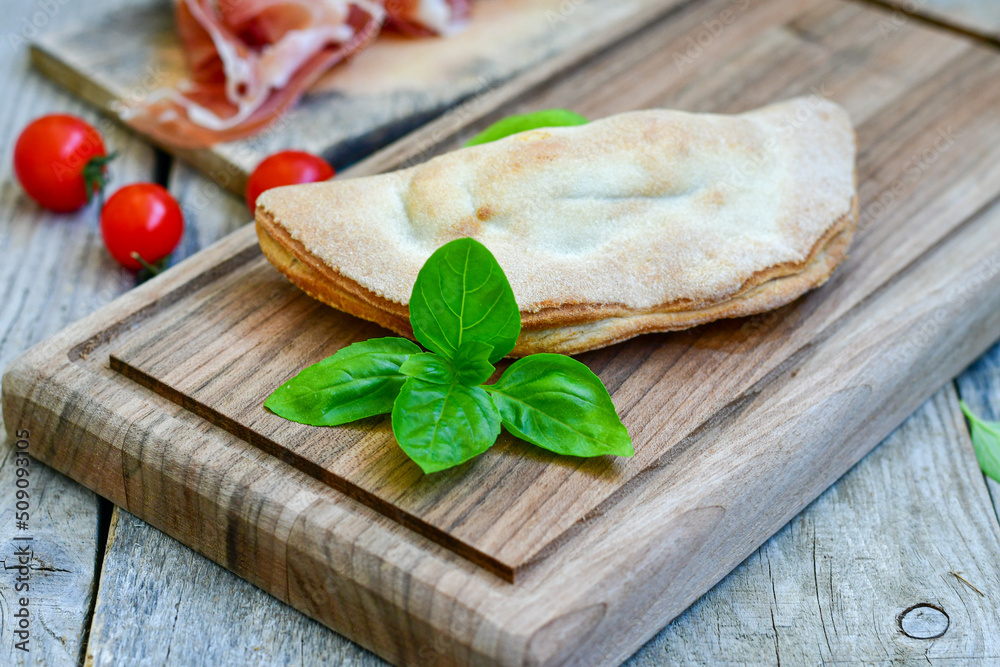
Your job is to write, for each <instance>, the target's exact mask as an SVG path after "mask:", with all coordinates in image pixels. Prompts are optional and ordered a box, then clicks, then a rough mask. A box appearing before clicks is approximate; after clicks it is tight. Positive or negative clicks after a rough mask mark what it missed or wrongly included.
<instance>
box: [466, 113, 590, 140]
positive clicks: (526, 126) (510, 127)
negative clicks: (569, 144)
mask: <svg viewBox="0 0 1000 667" xmlns="http://www.w3.org/2000/svg"><path fill="white" fill-rule="evenodd" d="M589 122H590V121H589V120H587V119H586V118H585V117H583V116H581V115H580V114H578V113H576V112H574V111H568V110H566V109H545V110H543V111H534V112H532V113H526V114H519V115H516V116H507V117H506V118H501V119H500V120H498V121H497V122H495V123H493V124H492V125H490V126H489V127H488V128H486V129H485V130H483V131H482V132H480V133H479V134H477V135H476V136H474V137H472V138H471V139H469V140H468V141H467V142H465V145H466V147H469V146H478V145H479V144H488V143H490V142H491V141H497V140H499V139H503V138H504V137H509V136H510V135H512V134H519V133H521V132H527V131H528V130H538V129H541V128H543V127H571V126H573V125H586V124H587V123H589Z"/></svg>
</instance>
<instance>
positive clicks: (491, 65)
mask: <svg viewBox="0 0 1000 667" xmlns="http://www.w3.org/2000/svg"><path fill="white" fill-rule="evenodd" d="M682 1H683V0H653V1H648V0H626V1H624V2H623V1H621V0H588V1H587V2H565V1H564V0H541V1H538V0H479V1H477V3H476V6H475V11H474V12H473V15H472V19H471V21H470V23H469V26H468V27H467V29H466V30H465V31H463V32H461V33H458V34H456V35H454V36H451V37H449V38H447V39H440V38H428V39H417V40H415V39H409V38H405V37H400V36H396V35H391V34H386V35H383V36H381V37H380V38H379V39H378V40H377V41H376V42H375V44H374V45H373V46H371V47H370V48H368V49H366V50H365V51H363V52H362V53H360V54H358V55H357V56H356V57H354V58H352V59H351V60H350V61H348V62H347V63H344V64H342V65H340V66H338V67H336V68H334V69H332V70H331V71H330V72H329V74H327V75H326V76H325V77H324V78H323V79H321V80H320V81H319V82H318V83H317V84H316V86H314V88H313V90H312V92H311V93H310V94H309V95H308V96H306V97H305V98H304V100H303V101H302V102H301V103H300V104H299V105H298V106H297V107H296V108H295V109H294V110H292V111H291V112H289V113H287V114H285V115H283V116H282V117H280V118H279V119H277V120H276V122H275V123H274V124H273V125H272V126H271V127H269V128H268V129H266V130H265V131H263V132H261V133H259V134H258V135H256V136H254V137H251V138H248V139H245V140H242V141H236V142H230V143H226V144H219V145H217V146H213V147H211V148H207V149H203V150H193V151H191V150H183V151H173V152H174V154H175V155H177V156H179V157H181V158H183V159H184V160H187V161H188V162H190V163H191V164H193V165H195V166H196V167H198V168H199V169H201V170H202V171H204V172H205V173H206V174H208V175H210V177H211V178H212V179H213V180H215V181H216V182H217V183H219V184H220V185H222V186H223V187H227V188H230V189H232V190H233V191H234V192H237V193H239V194H242V192H243V189H244V184H245V181H246V177H247V175H248V174H249V173H250V171H252V170H253V168H254V167H255V166H256V165H257V163H258V162H260V161H261V160H262V159H263V158H264V157H266V156H268V155H270V154H271V153H274V152H276V151H278V150H283V149H287V148H298V149H302V150H308V151H311V152H313V153H317V154H321V155H323V156H324V157H326V158H327V159H328V160H329V161H330V162H331V163H332V164H333V165H334V166H335V167H337V168H338V169H339V168H341V167H343V166H346V165H348V164H351V163H352V162H354V161H356V160H358V159H359V158H361V157H364V156H366V155H368V154H369V153H371V152H372V151H373V150H375V149H376V148H380V147H381V146H384V145H385V144H386V143H388V142H390V141H392V140H393V139H396V138H398V137H400V136H402V135H404V134H406V133H407V132H409V131H410V130H413V129H415V128H416V127H419V126H420V125H421V124H423V123H425V122H426V121H428V120H430V119H431V118H434V117H437V116H439V115H440V114H441V113H443V112H444V111H446V110H447V109H448V108H450V107H451V106H453V105H454V104H456V103H457V102H460V101H462V100H465V99H468V98H473V99H475V98H476V97H478V96H480V95H482V94H484V93H486V92H487V91H489V90H491V89H493V88H496V87H497V86H498V85H500V84H501V83H503V82H504V81H506V80H508V79H510V78H511V77H512V76H514V75H516V74H517V73H519V72H522V71H524V70H526V69H529V68H538V67H541V66H542V64H543V63H547V62H548V63H549V64H548V65H545V66H546V67H548V66H559V65H558V63H559V62H563V61H562V60H561V58H562V57H563V56H568V61H569V62H572V61H573V60H575V59H576V58H577V57H578V56H576V55H572V54H573V53H575V52H588V51H591V50H593V49H600V48H601V47H602V45H606V44H609V43H612V42H614V41H616V40H617V39H619V38H621V37H622V36H623V35H624V34H627V33H628V32H631V31H633V30H635V29H636V28H637V27H639V26H641V25H643V24H644V23H645V22H647V21H649V20H651V17H654V16H657V15H659V14H662V13H664V12H665V11H667V10H669V9H670V8H671V7H672V6H674V5H676V4H679V3H680V2H682ZM109 43H112V44H114V45H115V48H113V49H109V48H108V47H107V45H108V44H109ZM32 55H33V58H34V61H35V64H36V65H37V66H38V67H39V68H40V69H41V70H42V71H43V72H45V73H46V74H48V75H49V76H51V77H53V78H54V79H55V80H56V81H58V82H59V83H60V84H62V85H64V86H66V87H67V88H68V89H69V90H71V91H72V92H74V93H76V94H78V95H80V96H81V97H82V98H83V99H85V100H87V101H88V102H90V103H92V104H95V105H97V106H98V107H100V108H101V109H103V110H106V111H111V110H113V109H114V108H115V104H116V103H117V102H118V101H120V100H130V101H135V100H142V99H143V98H145V97H146V96H148V95H149V94H150V93H151V92H152V91H153V90H156V89H157V88H159V87H161V86H164V85H171V84H174V83H176V82H178V81H180V80H182V79H183V78H184V77H185V76H186V70H185V66H184V61H183V54H182V53H181V50H180V46H179V43H178V42H177V39H176V37H175V36H174V27H173V17H172V12H171V9H170V3H168V2H164V1H162V0H153V1H150V0H146V2H143V3H140V4H138V5H135V6H132V7H131V8H129V9H127V10H125V11H119V12H112V13H108V14H106V15H104V16H101V17H99V18H97V17H91V18H89V19H88V20H86V21H82V22H80V23H79V24H77V25H74V26H69V27H67V28H66V29H64V30H60V31H58V32H48V33H45V34H43V35H42V36H41V37H39V38H38V39H37V40H36V42H35V44H34V45H33V51H32ZM164 148H166V149H168V150H171V147H169V146H164Z"/></svg>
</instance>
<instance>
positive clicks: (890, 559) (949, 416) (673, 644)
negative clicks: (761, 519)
mask: <svg viewBox="0 0 1000 667" xmlns="http://www.w3.org/2000/svg"><path fill="white" fill-rule="evenodd" d="M994 396H995V397H996V396H997V394H994ZM974 458H975V457H974V454H973V452H972V447H971V443H970V442H969V439H968V434H967V433H966V431H965V427H964V424H963V423H962V421H961V417H960V413H959V411H958V399H957V395H956V393H955V389H954V387H953V386H952V385H951V384H949V385H948V386H946V387H945V388H944V389H942V390H941V391H940V392H938V393H937V394H935V396H934V398H933V399H931V400H930V401H928V402H927V403H925V404H924V405H923V406H922V407H921V408H920V409H919V410H918V411H917V412H916V413H915V414H914V415H913V416H911V417H910V418H908V419H907V420H906V422H904V423H903V425H902V426H901V427H900V428H899V429H897V430H896V431H895V432H894V433H893V434H892V435H891V436H889V437H888V438H887V439H886V440H885V442H883V443H882V444H881V445H879V446H878V448H876V449H875V451H873V452H872V453H871V454H869V455H868V456H867V457H866V458H865V459H864V460H863V461H862V462H861V463H859V464H858V465H857V466H855V467H854V469H852V470H851V472H850V473H848V474H847V475H845V476H844V478H843V479H841V480H840V481H838V482H837V484H836V485H834V486H833V487H832V488H831V489H830V490H828V491H827V492H826V493H824V494H823V495H822V496H820V498H819V499H818V500H816V501H815V502H814V503H813V504H812V505H810V506H809V508H808V509H807V510H806V511H804V512H803V513H802V514H800V515H799V516H798V517H796V518H795V519H793V520H792V521H791V523H789V524H788V525H787V526H785V527H784V528H782V529H781V531H780V532H778V534H777V535H775V536H774V537H773V538H771V539H770V540H769V541H768V542H767V543H766V544H764V545H763V546H762V547H761V548H760V549H758V550H757V551H756V552H754V554H753V555H752V556H750V558H748V559H747V560H746V561H744V562H743V563H742V564H741V565H740V566H739V567H738V568H736V570H734V571H733V572H732V573H731V574H730V575H729V576H728V577H726V579H725V580H723V581H722V582H721V583H720V584H719V585H718V586H716V587H715V588H714V589H712V591H711V592H709V593H708V594H707V595H705V597H703V598H702V599H700V600H699V601H698V602H696V603H695V604H694V605H692V606H691V608H690V609H688V610H687V611H686V612H684V613H683V614H682V615H681V616H680V617H678V618H677V619H676V620H674V621H673V623H671V624H670V625H669V626H668V627H667V628H666V629H665V630H664V631H663V632H661V633H660V634H659V635H657V636H656V638H654V639H653V640H652V641H651V642H649V643H648V644H647V645H646V646H644V647H643V648H642V649H640V650H639V652H638V653H636V655H635V656H634V657H633V659H632V660H631V661H630V662H628V663H627V664H628V665H629V667H645V666H647V665H648V666H650V667H651V666H652V665H663V664H672V665H703V664H754V665H763V664H784V665H807V664H808V665H817V664H830V663H838V662H850V663H858V664H910V663H916V662H928V663H930V664H957V663H959V662H962V663H963V664H965V663H968V664H972V663H975V662H979V663H980V664H984V663H986V662H990V661H998V660H1000V639H998V635H997V633H996V629H997V627H998V626H1000V614H998V612H997V609H998V608H1000V586H998V585H997V583H998V582H1000V568H998V563H997V559H996V554H997V553H1000V528H998V524H997V522H996V520H995V519H994V517H993V516H992V512H990V511H988V510H987V511H984V510H985V509H986V508H987V507H988V506H989V497H988V495H987V493H986V487H985V485H984V484H983V483H982V482H981V481H980V478H981V475H980V474H979V472H978V470H977V468H976V467H975V465H974ZM952 572H958V573H961V574H962V576H964V577H965V578H966V579H968V580H969V581H970V582H972V583H973V584H974V585H975V586H976V587H977V588H979V590H981V591H982V592H983V593H984V594H985V597H984V596H980V595H978V594H977V593H976V592H975V591H973V590H972V589H970V588H968V587H967V586H966V585H965V584H963V583H962V582H961V581H959V580H958V579H957V578H955V576H954V575H953V574H951V573H952ZM921 604H929V605H934V606H936V607H939V608H941V609H943V610H944V613H945V614H946V622H948V623H949V625H948V627H947V631H946V632H945V634H944V635H943V636H942V637H940V638H937V639H933V640H920V639H913V638H911V637H908V636H906V635H905V634H903V633H902V632H901V627H900V616H901V615H902V614H903V613H904V611H905V610H907V609H910V608H911V607H914V606H916V605H921ZM910 630H911V632H912V630H913V629H912V628H910Z"/></svg>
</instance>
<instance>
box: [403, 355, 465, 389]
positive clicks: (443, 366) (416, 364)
mask: <svg viewBox="0 0 1000 667" xmlns="http://www.w3.org/2000/svg"><path fill="white" fill-rule="evenodd" d="M399 371H400V372H401V373H402V374H403V375H406V376H409V377H414V378H417V379H418V380H423V381H424V382H433V383H434V384H451V383H452V382H454V381H455V365H454V364H453V363H451V361H449V360H448V359H446V358H445V357H442V356H439V355H436V354H433V353H431V352H422V353H420V354H414V355H412V356H411V357H410V358H409V359H407V360H406V362H405V363H404V364H403V365H402V366H400V367H399Z"/></svg>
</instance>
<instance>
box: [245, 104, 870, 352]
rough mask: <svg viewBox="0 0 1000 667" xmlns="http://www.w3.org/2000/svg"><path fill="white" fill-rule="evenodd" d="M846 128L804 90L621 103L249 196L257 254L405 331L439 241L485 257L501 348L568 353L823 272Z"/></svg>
mask: <svg viewBox="0 0 1000 667" xmlns="http://www.w3.org/2000/svg"><path fill="white" fill-rule="evenodd" d="M855 181H856V177H855V138H854V131H853V129H852V127H851V122H850V119H849V117H848V115H847V113H846V112H845V111H844V110H843V109H842V108H841V107H839V106H837V105H836V104H834V103H833V102H829V101H826V100H823V99H820V98H817V97H810V98H797V99H793V100H789V101H786V102H782V103H779V104H775V105H772V106H768V107H765V108H762V109H759V110H756V111H751V112H748V113H744V114H740V115H734V116H724V115H715V114H692V113H683V112H679V111H668V110H659V109H654V110H648V111H636V112H630V113H623V114H619V115H616V116H611V117H608V118H605V119H603V120H598V121H595V122H592V123H590V124H588V125H582V126H579V127H564V128H552V129H543V130H532V131H529V132H523V133H521V134H516V135H513V136H510V137H507V138H505V139H502V140H500V141H496V142H493V143H489V144H483V145H480V146H475V147H471V148H463V149H460V150H456V151H454V152H451V153H448V154H445V155H441V156H439V157H435V158H433V159H431V160H429V161H427V162H425V163H423V164H420V165H418V166H415V167H412V168H408V169H403V170H400V171H396V172H392V173H387V174H382V175H378V176H370V177H365V178H355V179H344V180H333V181H328V182H325V183H314V184H309V185H297V186H289V187H283V188H276V189H274V190H270V191H268V192H266V193H264V194H262V195H261V196H260V197H259V199H258V200H257V213H256V218H257V230H258V234H259V237H260V243H261V247H262V248H263V250H264V253H265V254H266V255H267V257H268V259H269V260H270V261H271V262H272V263H273V264H274V265H275V266H276V267H277V268H278V269H279V270H280V271H281V272H282V273H284V274H285V275H286V276H288V278H289V279H290V280H291V281H292V282H293V283H295V284H296V285H298V286H299V287H300V288H302V289H303V290H305V291H306V292H307V293H308V294H310V295H311V296H313V297H315V298H316V299H319V300H320V301H323V302H324V303H327V304H329V305H331V306H333V307H335V308H339V309H340V310H343V311H346V312H348V313H352V314H354V315H357V316H358V317H362V318H365V319H368V320H372V321H374V322H377V323H378V324H380V325H382V326H384V327H386V328H388V329H392V330H393V331H395V332H397V333H400V334H403V335H405V336H410V337H412V331H411V329H410V323H409V311H408V308H407V302H408V300H409V298H410V292H411V290H412V288H413V283H414V280H415V279H416V276H417V272H418V271H419V270H420V268H421V266H422V265H423V263H424V261H425V260H426V259H427V258H428V257H429V256H430V255H431V253H432V252H433V251H434V250H435V249H437V248H438V247H440V246H441V245H443V244H444V243H447V242H448V241H451V240H453V239H456V238H460V237H466V236H468V237H473V238H475V239H477V240H479V241H480V242H482V243H483V244H484V245H485V246H486V247H487V248H489V249H490V250H491V251H492V252H493V254H494V255H495V256H496V258H497V261H498V262H499V263H500V265H501V267H503V270H504V272H505V273H506V274H507V278H508V279H509V280H510V284H511V287H512V288H513V290H514V295H515V297H516V298H517V303H518V306H519V308H520V310H521V318H522V331H521V336H520V338H519V339H518V343H517V347H516V348H515V350H514V352H513V355H514V356H521V355H526V354H531V353H535V352H562V353H567V354H573V353H578V352H583V351H585V350H591V349H594V348H598V347H602V346H605V345H610V344H612V343H616V342H618V341H623V340H625V339H628V338H631V337H633V336H636V335H639V334H643V333H648V332H653V331H670V330H677V329H685V328H687V327H692V326H695V325H698V324H703V323H705V322H710V321H712V320H716V319H719V318H724V317H740V316H744V315H751V314H754V313H760V312H762V311H766V310H769V309H772V308H777V307H779V306H782V305H784V304H786V303H789V302H790V301H792V300H794V299H795V298H797V297H798V296H800V295H801V294H803V293H804V292H806V291H807V290H809V289H812V288H814V287H816V286H818V285H820V284H822V283H823V282H824V281H825V280H826V279H827V278H829V276H830V275H831V273H832V272H833V270H834V269H835V268H836V266H837V265H838V264H839V263H840V262H841V261H842V260H843V258H844V256H845V254H846V251H847V247H848V245H849V243H850V239H851V234H852V233H853V231H854V228H855V225H856V223H857V217H858V210H857V194H856V182H855Z"/></svg>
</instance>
